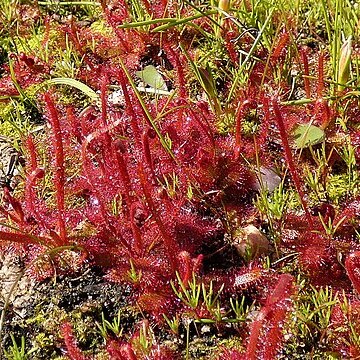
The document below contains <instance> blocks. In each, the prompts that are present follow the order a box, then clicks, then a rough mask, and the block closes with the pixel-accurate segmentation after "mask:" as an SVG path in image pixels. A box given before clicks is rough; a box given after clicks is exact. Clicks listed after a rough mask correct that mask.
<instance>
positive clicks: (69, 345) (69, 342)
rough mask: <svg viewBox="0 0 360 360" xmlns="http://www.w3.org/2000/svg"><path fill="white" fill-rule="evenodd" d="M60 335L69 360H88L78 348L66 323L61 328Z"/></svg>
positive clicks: (69, 326)
mask: <svg viewBox="0 0 360 360" xmlns="http://www.w3.org/2000/svg"><path fill="white" fill-rule="evenodd" d="M61 333H62V335H63V337H64V342H65V346H66V349H67V355H68V357H69V358H70V359H71V360H88V359H89V358H88V357H86V356H85V355H84V354H83V353H82V352H81V351H80V349H79V348H78V346H77V344H76V340H75V337H74V334H73V332H72V328H71V325H70V324H69V323H68V322H66V323H64V324H63V325H62V326H61Z"/></svg>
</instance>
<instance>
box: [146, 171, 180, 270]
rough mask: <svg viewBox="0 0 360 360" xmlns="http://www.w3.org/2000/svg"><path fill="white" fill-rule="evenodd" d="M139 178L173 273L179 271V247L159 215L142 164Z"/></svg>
mask: <svg viewBox="0 0 360 360" xmlns="http://www.w3.org/2000/svg"><path fill="white" fill-rule="evenodd" d="M139 178H140V182H141V186H142V188H143V192H144V195H145V198H146V202H147V204H148V206H149V209H150V211H151V213H152V215H153V217H154V219H155V222H156V224H157V226H158V227H159V230H160V232H161V234H162V236H163V241H164V245H165V251H166V252H167V254H168V258H169V261H170V263H171V267H172V269H173V271H174V272H175V271H176V270H177V267H176V258H175V255H176V254H177V253H178V251H177V245H176V243H175V242H174V240H173V239H172V238H171V237H170V235H169V234H168V232H167V231H166V227H165V225H164V223H163V221H162V219H161V216H160V215H159V213H158V211H157V208H156V206H155V204H154V201H153V199H152V196H151V194H150V191H149V184H148V182H147V181H146V179H145V174H144V168H143V167H142V165H141V164H139Z"/></svg>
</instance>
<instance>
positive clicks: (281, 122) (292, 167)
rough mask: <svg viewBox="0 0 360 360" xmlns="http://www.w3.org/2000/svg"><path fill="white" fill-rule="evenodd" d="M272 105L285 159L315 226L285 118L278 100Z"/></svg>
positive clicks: (304, 206) (304, 207)
mask: <svg viewBox="0 0 360 360" xmlns="http://www.w3.org/2000/svg"><path fill="white" fill-rule="evenodd" d="M272 105H273V109H274V113H275V120H276V123H277V126H278V128H279V132H280V136H281V141H282V143H283V147H284V151H285V159H286V162H287V164H288V167H289V171H290V174H291V177H292V179H293V181H294V184H295V188H296V191H297V192H298V194H299V197H300V202H301V205H302V207H303V209H304V211H305V216H306V219H307V221H308V223H309V225H310V226H311V227H313V220H312V217H311V214H310V212H309V209H308V206H307V203H306V201H305V196H304V192H303V191H302V187H301V180H300V177H299V175H298V172H297V171H296V169H295V164H294V159H293V155H292V152H291V149H290V145H289V141H288V138H287V132H286V128H285V124H284V120H283V117H282V115H281V112H280V109H279V105H278V103H277V100H275V99H273V100H272Z"/></svg>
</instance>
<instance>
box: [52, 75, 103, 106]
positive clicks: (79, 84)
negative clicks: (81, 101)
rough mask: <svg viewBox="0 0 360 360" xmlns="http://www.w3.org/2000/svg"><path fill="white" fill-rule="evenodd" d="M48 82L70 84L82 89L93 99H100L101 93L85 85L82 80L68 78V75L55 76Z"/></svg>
mask: <svg viewBox="0 0 360 360" xmlns="http://www.w3.org/2000/svg"><path fill="white" fill-rule="evenodd" d="M47 83H48V84H54V85H56V84H58V85H68V86H72V87H74V88H76V89H78V90H80V91H82V92H83V93H84V94H85V95H87V96H89V97H90V98H91V99H92V100H98V99H99V95H98V94H97V93H96V92H95V91H94V90H93V89H91V88H90V87H89V86H87V85H85V84H84V83H82V82H81V81H78V80H75V79H71V78H66V77H60V78H54V79H50V80H48V81H47Z"/></svg>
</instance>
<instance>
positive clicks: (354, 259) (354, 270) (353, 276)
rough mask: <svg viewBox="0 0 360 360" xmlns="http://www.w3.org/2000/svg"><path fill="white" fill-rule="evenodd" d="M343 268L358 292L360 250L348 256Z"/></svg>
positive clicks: (359, 290)
mask: <svg viewBox="0 0 360 360" xmlns="http://www.w3.org/2000/svg"><path fill="white" fill-rule="evenodd" d="M345 268H346V272H347V274H348V276H349V278H350V280H351V283H352V285H353V287H354V289H355V290H356V291H357V293H358V294H360V251H356V252H354V253H352V254H350V255H349V256H348V258H347V259H346V261H345Z"/></svg>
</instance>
